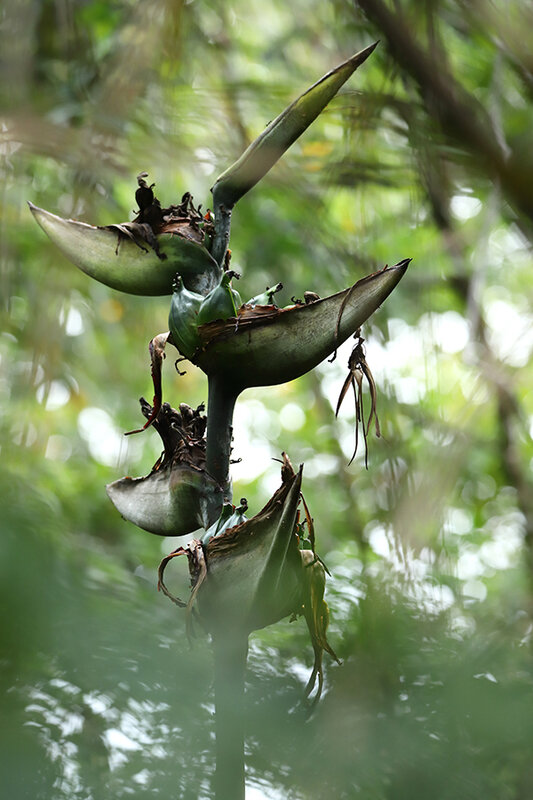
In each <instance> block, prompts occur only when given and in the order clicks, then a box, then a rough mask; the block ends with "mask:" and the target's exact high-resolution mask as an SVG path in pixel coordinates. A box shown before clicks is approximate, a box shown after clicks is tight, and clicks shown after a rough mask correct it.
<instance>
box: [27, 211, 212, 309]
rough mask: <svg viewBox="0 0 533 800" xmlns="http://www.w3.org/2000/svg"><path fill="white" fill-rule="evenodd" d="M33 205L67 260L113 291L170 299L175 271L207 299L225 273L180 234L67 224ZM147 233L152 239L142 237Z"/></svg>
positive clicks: (120, 226)
mask: <svg viewBox="0 0 533 800" xmlns="http://www.w3.org/2000/svg"><path fill="white" fill-rule="evenodd" d="M28 205H29V207H30V211H31V212H32V214H33V216H34V218H35V220H36V221H37V223H38V224H39V225H40V227H41V228H42V229H43V231H44V232H45V233H46V235H47V236H48V237H49V238H50V240H51V241H52V242H53V243H54V244H55V245H57V247H58V248H59V249H60V250H61V252H62V253H63V255H64V256H65V257H66V258H67V259H68V260H69V261H71V262H72V263H73V264H75V265H76V266H77V267H79V268H80V269H81V270H82V271H83V272H85V273H86V274H87V275H89V276H90V277H91V278H94V279H95V280H97V281H100V283H104V284H105V285H106V286H110V287H111V288H112V289H117V290H119V291H121V292H126V293H128V294H137V295H153V296H155V295H169V294H171V291H172V279H173V277H174V275H175V274H176V272H180V274H181V275H182V276H183V279H184V280H185V282H186V284H187V286H188V287H189V288H191V289H193V290H195V291H198V292H200V293H202V294H207V293H208V292H209V291H211V289H212V287H213V285H214V284H215V283H216V282H217V281H218V278H219V274H220V268H219V267H218V265H217V263H216V261H215V260H214V259H213V257H212V256H211V255H210V253H209V252H208V250H206V248H205V247H203V246H202V245H201V244H199V243H198V242H195V241H193V240H192V239H190V238H187V236H185V235H180V232H179V231H178V232H174V233H162V234H160V235H158V236H157V237H154V236H153V235H152V236H151V237H150V236H148V235H147V229H148V228H149V226H147V225H137V224H136V223H130V222H126V223H121V224H117V225H110V226H107V227H96V226H94V225H88V224H87V223H85V222H79V221H78V220H72V219H63V218H62V217H58V216H56V214H52V213H50V212H49V211H45V210H44V209H42V208H38V207H37V206H35V205H33V203H28ZM143 231H144V233H145V234H146V236H147V238H146V236H144V238H143V235H142V234H143ZM184 232H185V227H184V228H183V231H182V233H184ZM154 244H155V246H156V249H154V246H153V245H154Z"/></svg>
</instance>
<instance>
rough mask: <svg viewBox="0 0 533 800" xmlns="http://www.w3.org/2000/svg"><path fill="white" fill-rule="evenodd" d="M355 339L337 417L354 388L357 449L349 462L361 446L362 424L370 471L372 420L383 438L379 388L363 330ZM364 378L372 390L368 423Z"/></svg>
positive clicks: (366, 458) (378, 434) (338, 404)
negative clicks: (378, 402)
mask: <svg viewBox="0 0 533 800" xmlns="http://www.w3.org/2000/svg"><path fill="white" fill-rule="evenodd" d="M355 338H356V339H357V341H356V343H355V345H354V347H353V349H352V352H351V353H350V358H349V359H348V369H349V372H348V375H347V377H346V380H345V381H344V384H343V387H342V389H341V392H340V395H339V399H338V401H337V408H336V409H335V416H338V413H339V411H340V407H341V405H342V401H343V400H344V398H345V397H346V394H347V392H348V390H349V388H350V386H352V387H353V393H354V398H355V447H354V451H353V455H352V457H351V459H350V461H349V464H351V463H352V461H353V460H354V458H355V455H356V453H357V447H358V444H359V424H361V428H362V431H363V438H364V440H365V467H366V469H368V442H367V437H368V432H369V430H370V425H371V423H372V420H374V425H375V428H376V436H377V437H380V436H381V430H380V427H379V419H378V412H377V387H376V382H375V380H374V376H373V375H372V372H371V371H370V367H369V366H368V363H367V361H366V357H365V350H364V347H363V342H364V341H365V340H364V339H363V337H362V336H361V329H359V330H357V331H356V333H355ZM363 378H366V379H367V381H368V386H369V390H370V403H371V405H370V414H369V416H368V421H367V422H366V423H365V416H364V407H363Z"/></svg>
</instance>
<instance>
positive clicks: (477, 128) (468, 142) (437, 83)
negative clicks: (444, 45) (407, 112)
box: [358, 0, 533, 238]
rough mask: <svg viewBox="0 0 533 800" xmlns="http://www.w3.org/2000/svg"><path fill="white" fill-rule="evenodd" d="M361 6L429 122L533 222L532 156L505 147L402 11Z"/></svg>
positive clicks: (366, 2)
mask: <svg viewBox="0 0 533 800" xmlns="http://www.w3.org/2000/svg"><path fill="white" fill-rule="evenodd" d="M358 5H359V6H360V7H361V8H362V10H363V11H364V12H365V14H366V16H367V17H368V19H369V20H370V22H372V23H373V24H374V25H375V26H376V27H377V28H378V29H379V31H380V33H381V34H382V35H383V36H384V37H385V38H386V40H387V44H388V48H389V51H390V54H391V56H392V57H393V59H394V60H395V61H396V63H397V65H398V66H399V67H400V69H401V70H402V72H403V73H404V74H406V75H408V76H409V77H410V78H411V79H412V80H413V81H414V82H415V83H416V85H417V87H418V90H419V92H420V94H421V95H422V98H423V101H424V103H425V106H426V109H427V111H428V114H429V116H430V117H431V118H432V119H434V120H436V121H437V122H438V124H439V126H440V127H441V129H442V131H443V133H444V134H445V135H446V136H447V137H449V138H451V139H453V141H454V144H459V145H460V146H461V147H462V148H463V149H465V150H467V151H468V152H469V155H470V157H471V158H472V159H473V161H474V162H475V163H477V164H478V165H479V166H481V168H482V169H483V170H484V171H485V172H486V174H487V175H489V176H490V177H492V178H497V179H498V180H499V181H500V183H501V186H502V189H503V191H504V193H505V195H506V197H507V199H508V200H509V202H510V203H512V205H513V206H514V207H515V209H516V210H518V211H520V212H521V213H522V214H524V215H525V216H526V217H527V218H528V219H529V220H530V221H531V222H533V194H532V192H531V185H532V183H533V168H532V166H531V164H530V163H528V161H529V160H528V159H526V158H525V156H527V154H526V153H524V152H523V151H522V149H517V148H515V149H513V148H512V147H510V146H509V145H508V143H506V142H502V140H501V131H499V130H496V129H495V127H494V125H493V123H492V120H491V117H490V115H489V114H488V112H487V111H486V110H485V109H484V108H483V106H482V105H481V103H480V102H479V101H478V100H477V98H476V97H475V96H474V95H473V94H471V93H470V92H468V91H467V90H466V89H465V88H464V86H463V85H462V84H461V83H460V82H459V81H458V80H457V79H456V78H455V76H454V75H453V74H452V72H451V70H450V68H449V66H448V64H447V63H446V60H445V59H444V58H443V56H442V53H440V52H439V51H437V53H434V52H432V51H430V50H429V49H425V48H424V47H423V46H422V45H421V44H420V43H419V42H418V40H417V39H416V38H415V34H414V32H413V31H412V30H411V28H410V27H409V24H408V22H407V20H406V18H405V17H404V16H403V14H402V13H401V11H400V10H399V9H398V7H397V6H395V10H394V11H393V10H391V9H390V8H389V7H388V6H387V5H386V4H385V3H384V2H383V0H358ZM529 235H530V238H531V232H530V234H529Z"/></svg>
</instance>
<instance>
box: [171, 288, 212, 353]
mask: <svg viewBox="0 0 533 800" xmlns="http://www.w3.org/2000/svg"><path fill="white" fill-rule="evenodd" d="M203 299H204V298H203V297H202V295H201V294H197V293H196V292H190V291H189V290H188V289H186V288H185V286H184V285H183V280H182V278H181V276H180V275H177V276H176V280H175V283H174V294H173V295H172V302H171V304H170V313H169V315H168V327H169V329H170V333H171V334H172V340H173V342H174V344H175V345H176V347H177V348H178V349H179V351H180V353H183V355H184V356H186V357H187V358H192V356H193V355H194V354H195V352H196V350H197V349H198V347H199V346H200V339H199V338H198V332H197V327H198V311H199V309H200V306H201V305H202V301H203Z"/></svg>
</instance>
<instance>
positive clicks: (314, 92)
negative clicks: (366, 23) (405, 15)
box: [212, 42, 377, 215]
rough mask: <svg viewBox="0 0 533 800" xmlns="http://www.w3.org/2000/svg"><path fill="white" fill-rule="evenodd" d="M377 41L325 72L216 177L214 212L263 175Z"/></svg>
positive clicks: (361, 61) (227, 206) (253, 184)
mask: <svg viewBox="0 0 533 800" xmlns="http://www.w3.org/2000/svg"><path fill="white" fill-rule="evenodd" d="M376 45H377V42H376V43H375V44H372V45H370V47H366V48H365V49H364V50H361V52H359V53H356V54H355V55H354V56H352V57H351V58H349V59H348V60H347V61H344V62H343V63H342V64H340V65H339V66H338V67H336V68H335V69H333V70H331V72H328V73H327V75H324V77H323V78H321V79H320V80H319V81H317V83H315V84H314V85H313V86H311V88H310V89H308V90H307V91H306V92H304V94H302V95H301V96H300V97H299V98H298V99H297V100H295V101H294V102H293V103H291V105H290V106H288V107H287V108H286V109H285V110H284V111H282V113H281V114H280V115H279V116H278V117H276V119H275V120H273V122H271V123H270V124H269V125H267V127H266V128H265V130H264V131H262V133H261V134H260V135H259V136H258V137H257V139H255V141H253V142H252V144H251V145H250V146H249V147H248V149H247V150H245V152H244V153H243V154H242V156H241V157H240V158H239V159H238V160H237V161H236V162H235V163H234V164H232V165H231V167H228V169H227V170H226V171H225V172H223V173H222V175H220V177H219V178H217V181H216V183H215V185H214V186H213V189H212V192H213V200H214V208H215V215H216V214H217V213H218V212H219V206H220V205H222V206H224V207H225V208H227V209H229V208H231V207H232V206H234V205H235V203H236V202H237V201H238V200H239V199H240V198H241V197H242V196H243V195H244V194H246V192H248V191H249V190H250V189H251V188H252V187H253V186H255V184H256V183H257V182H258V181H260V180H261V178H262V177H263V176H264V175H266V173H267V172H268V171H269V170H270V168H271V167H272V166H273V165H274V164H275V163H276V161H277V160H278V159H279V158H280V157H281V156H282V155H283V153H284V152H285V151H286V150H287V149H288V148H289V147H290V146H291V144H293V142H295V141H296V139H298V137H299V136H300V135H301V134H302V133H303V132H304V131H305V130H306V128H308V127H309V125H310V124H311V123H312V122H313V120H315V119H316V118H317V117H318V115H319V114H320V112H321V111H322V110H323V109H324V108H325V107H326V106H327V104H328V103H329V101H330V100H331V99H332V97H334V96H335V95H336V94H337V92H338V91H339V89H340V88H341V86H342V85H343V84H344V83H345V82H346V81H347V80H348V78H349V77H350V75H352V73H353V72H354V71H355V70H356V69H357V67H359V66H360V65H361V64H362V63H363V62H364V61H366V59H367V58H368V56H369V55H370V54H371V53H372V51H373V50H374V48H375V47H376Z"/></svg>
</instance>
